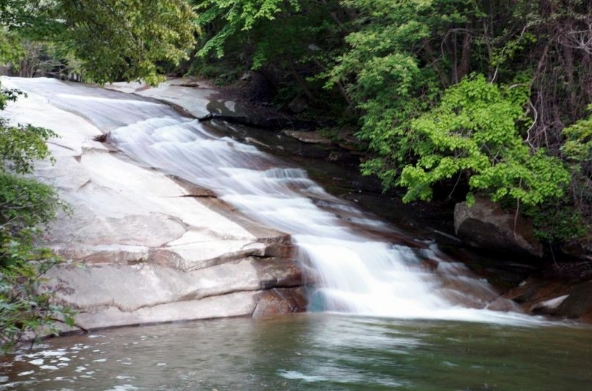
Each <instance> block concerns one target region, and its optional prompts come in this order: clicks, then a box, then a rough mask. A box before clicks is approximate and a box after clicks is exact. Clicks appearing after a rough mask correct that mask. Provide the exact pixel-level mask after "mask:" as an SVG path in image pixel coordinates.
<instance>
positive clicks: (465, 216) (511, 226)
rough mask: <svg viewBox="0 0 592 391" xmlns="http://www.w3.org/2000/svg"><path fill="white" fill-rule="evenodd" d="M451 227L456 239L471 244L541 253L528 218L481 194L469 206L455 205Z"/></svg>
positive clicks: (487, 247)
mask: <svg viewBox="0 0 592 391" xmlns="http://www.w3.org/2000/svg"><path fill="white" fill-rule="evenodd" d="M454 229H455V232H456V235H457V236H458V237H459V238H460V239H462V240H463V241H464V242H466V243H467V244H469V245H471V246H474V247H479V248H486V249H493V250H497V251H503V252H516V253H521V254H528V255H534V256H536V257H542V255H543V247H542V245H541V243H540V242H539V241H538V240H537V239H536V238H535V237H534V233H533V228H532V224H531V223H530V222H529V221H527V220H525V219H522V218H521V217H520V216H516V215H515V214H514V213H508V212H506V211H504V210H503V209H502V208H501V207H500V206H499V205H498V204H496V203H494V202H492V201H491V200H488V199H486V198H483V197H477V198H476V200H475V204H474V205H473V206H471V207H469V206H468V205H467V203H466V202H461V203H458V204H456V206H455V208H454Z"/></svg>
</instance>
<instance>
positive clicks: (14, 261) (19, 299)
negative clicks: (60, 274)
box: [0, 228, 74, 354]
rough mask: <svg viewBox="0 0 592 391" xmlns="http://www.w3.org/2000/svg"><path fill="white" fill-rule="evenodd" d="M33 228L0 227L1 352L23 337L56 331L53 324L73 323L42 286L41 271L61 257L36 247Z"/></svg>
mask: <svg viewBox="0 0 592 391" xmlns="http://www.w3.org/2000/svg"><path fill="white" fill-rule="evenodd" d="M35 235H37V232H35V231H34V230H26V231H21V232H20V233H19V234H18V235H14V234H13V233H12V232H10V233H9V232H7V230H6V228H0V259H2V260H8V262H5V265H4V266H2V267H0V354H1V353H3V352H8V351H9V350H10V349H11V348H12V347H13V346H14V345H15V344H17V343H18V342H19V341H20V340H21V339H22V338H25V337H26V338H31V337H33V336H36V334H37V333H38V332H43V333H46V334H47V333H54V332H57V331H58V330H57V328H56V324H57V323H62V322H63V323H65V324H67V325H69V326H74V317H73V316H74V314H73V312H72V311H71V310H70V309H68V308H64V307H63V306H61V305H57V304H55V303H54V300H53V292H51V291H47V290H45V289H43V284H44V283H46V282H47V280H46V279H45V278H43V275H44V274H45V273H46V272H47V270H49V269H50V268H51V267H53V266H54V265H56V264H57V263H59V262H61V259H60V258H58V257H56V255H55V254H54V253H53V252H52V251H51V250H48V249H40V248H36V247H35V246H34V245H33V237H34V236H35Z"/></svg>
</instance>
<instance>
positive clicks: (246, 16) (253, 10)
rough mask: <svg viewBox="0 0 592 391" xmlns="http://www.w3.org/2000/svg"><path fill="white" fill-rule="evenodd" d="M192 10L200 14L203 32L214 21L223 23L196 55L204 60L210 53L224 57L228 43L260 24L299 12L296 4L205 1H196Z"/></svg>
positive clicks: (293, 0)
mask: <svg viewBox="0 0 592 391" xmlns="http://www.w3.org/2000/svg"><path fill="white" fill-rule="evenodd" d="M195 7H196V10H197V11H198V12H199V13H198V17H197V19H196V22H197V25H198V26H199V27H200V28H201V29H202V31H203V30H206V29H207V27H208V26H209V25H210V24H211V23H213V22H215V21H218V20H221V21H223V27H222V28H221V29H220V30H219V31H218V32H217V33H216V34H215V35H214V36H212V37H209V38H208V39H207V41H206V42H205V44H204V45H203V47H202V48H201V50H200V51H199V53H198V54H199V55H200V56H205V55H207V54H208V53H210V52H213V53H215V55H216V56H217V57H222V56H223V55H224V46H225V44H226V42H227V40H229V39H230V38H232V37H234V36H235V35H236V34H245V33H246V31H248V30H251V29H253V28H254V27H255V26H256V25H257V24H258V23H260V22H262V21H269V20H274V19H275V18H276V16H277V14H279V13H280V12H282V11H284V10H287V9H292V10H296V11H297V10H298V9H299V8H300V6H299V2H298V1H296V0H287V1H284V0H262V1H261V0H260V1H256V0H231V1H228V0H206V1H197V2H196V5H195ZM200 11H201V12H200Z"/></svg>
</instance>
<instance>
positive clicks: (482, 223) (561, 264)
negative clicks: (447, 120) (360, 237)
mask: <svg viewBox="0 0 592 391" xmlns="http://www.w3.org/2000/svg"><path fill="white" fill-rule="evenodd" d="M181 86H184V87H185V88H180V87H181ZM112 88H115V89H119V90H121V91H125V92H134V93H136V94H139V95H144V96H150V97H154V98H158V99H161V100H164V101H166V102H169V103H171V104H173V105H176V106H178V107H182V108H183V110H186V111H187V112H189V113H190V114H192V115H194V116H196V117H201V116H204V115H205V114H206V112H204V104H203V103H204V102H203V101H202V100H200V99H199V98H197V99H195V98H193V96H201V94H203V92H204V91H207V93H209V94H211V96H216V97H217V99H215V100H213V101H210V102H209V103H208V105H207V107H208V110H209V111H210V112H214V113H218V114H221V115H233V113H234V114H236V112H237V111H238V112H239V115H242V113H244V111H245V109H244V108H241V107H240V105H239V106H238V107H237V104H236V103H235V102H232V101H228V100H227V99H229V96H227V95H224V94H223V95H219V94H218V92H217V91H216V90H215V89H213V88H211V87H209V86H208V85H207V83H204V82H191V81H178V80H173V81H169V82H167V83H164V84H163V85H161V86H159V87H158V88H146V87H144V86H141V85H135V86H133V85H129V84H117V85H114V86H112ZM200 90H201V92H200ZM233 96H234V97H236V96H237V94H236V93H234V94H231V95H230V98H232V97H233ZM257 115H267V116H270V115H273V113H272V112H271V111H270V110H269V109H263V111H262V112H258V113H257ZM215 125H216V124H215V123H214V126H215ZM347 134H348V133H347V132H345V133H343V134H341V135H338V137H337V138H336V139H332V140H331V139H328V138H327V137H324V136H323V134H322V132H319V131H316V132H310V131H307V132H299V131H293V130H289V131H279V130H278V131H276V132H270V131H269V130H264V131H259V130H256V129H250V130H249V131H245V130H244V129H243V130H241V129H237V130H236V133H235V134H234V136H235V137H237V138H239V139H241V140H243V141H246V142H250V143H252V144H254V145H257V146H259V147H260V148H264V149H267V150H269V151H270V152H272V153H276V154H281V155H284V156H289V157H291V158H292V159H295V160H296V161H298V163H300V164H302V165H303V166H305V167H309V173H310V174H311V175H312V176H313V177H314V178H315V179H316V180H319V181H320V182H321V183H323V184H324V185H325V186H326V187H327V188H329V189H330V190H333V192H334V193H336V194H338V195H339V196H341V197H343V198H345V199H348V200H350V201H352V202H355V203H358V204H359V205H361V206H362V207H364V208H366V209H369V210H371V211H374V212H375V213H377V214H379V215H380V216H381V217H383V218H386V219H389V220H390V221H392V222H393V223H394V224H395V225H397V226H399V227H400V228H402V229H404V230H405V231H407V232H411V233H412V234H413V235H416V236H419V237H422V238H427V239H435V240H437V241H438V242H440V243H441V247H442V248H443V250H444V251H445V252H447V253H448V254H450V255H451V256H453V257H454V258H456V259H461V260H462V261H463V262H464V263H465V264H466V265H467V266H469V267H470V268H471V269H472V270H473V271H474V272H475V273H477V274H478V275H480V276H482V277H483V278H486V279H487V280H488V281H490V282H491V283H492V284H494V285H495V286H497V288H498V291H499V292H500V299H510V300H512V301H514V302H515V303H517V304H518V305H519V306H520V308H522V310H523V311H524V312H526V313H531V314H534V315H538V314H545V315H551V316H556V317H560V318H569V319H579V320H583V321H588V322H590V321H592V302H590V300H588V299H586V297H588V296H589V295H587V293H589V291H590V289H591V288H590V282H589V281H591V280H592V272H590V270H592V263H590V260H589V258H590V256H591V255H590V253H589V252H588V253H586V252H583V253H581V254H579V256H575V257H574V256H573V252H571V254H570V253H569V252H566V253H555V254H550V251H549V250H548V249H544V248H543V247H542V246H541V244H540V243H538V242H537V240H536V239H534V237H533V233H532V227H531V226H530V225H529V223H528V222H527V221H523V220H521V219H520V220H518V221H516V218H515V214H513V213H511V212H504V211H502V210H501V208H499V207H498V206H495V205H490V204H489V203H487V202H482V201H479V202H478V203H477V204H476V205H475V207H473V208H467V207H466V205H465V206H463V204H458V205H456V208H455V207H454V206H455V205H454V203H452V204H450V203H448V204H442V205H438V206H436V207H433V206H426V205H422V204H419V203H418V204H415V205H411V206H409V205H403V204H401V202H400V200H399V199H398V198H397V197H396V195H393V194H387V195H385V194H382V193H381V189H380V186H379V184H378V183H377V182H376V181H375V180H373V179H369V178H362V177H361V176H360V175H359V174H358V172H357V167H356V165H357V164H358V163H359V155H358V154H357V153H356V152H355V150H354V151H353V152H351V153H350V152H349V151H350V150H351V148H349V147H348V145H347V143H345V141H346V140H347ZM295 140H296V141H295ZM335 163H336V164H335ZM335 165H338V166H341V167H342V168H343V167H344V166H345V167H348V168H347V169H346V170H345V171H339V170H337V171H335V167H334V166H335ZM338 171H339V172H338ZM400 239H401V238H400ZM401 240H402V239H401ZM553 257H555V258H553ZM491 307H492V308H496V307H497V305H496V304H495V300H494V302H492V304H491ZM503 307H505V306H501V307H500V308H499V309H503Z"/></svg>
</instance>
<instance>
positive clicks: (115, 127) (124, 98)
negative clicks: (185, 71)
mask: <svg viewBox="0 0 592 391" xmlns="http://www.w3.org/2000/svg"><path fill="white" fill-rule="evenodd" d="M11 84H16V86H17V87H18V88H21V89H22V90H25V91H28V92H31V93H36V94H40V95H43V96H45V97H47V98H48V99H50V101H51V103H52V104H54V105H56V106H58V107H60V108H62V109H65V110H68V111H70V112H73V113H76V114H78V115H80V116H82V117H85V118H86V119H88V120H89V121H91V122H92V123H94V124H95V125H96V126H98V127H99V128H101V129H103V130H104V131H105V132H110V136H109V137H110V141H111V142H112V143H113V144H115V145H116V146H117V147H118V148H119V149H121V150H122V151H124V152H125V153H127V154H128V155H130V156H131V157H133V158H134V159H136V160H137V161H138V162H139V163H140V164H142V165H145V166H148V167H153V168H157V169H159V170H162V171H164V172H167V173H170V174H174V175H177V176H179V177H181V178H183V179H185V180H188V181H190V182H193V183H195V184H197V185H199V186H202V187H205V188H208V189H211V190H213V191H215V192H216V193H217V194H218V196H219V197H220V198H222V199H223V200H224V201H226V202H228V203H230V204H232V205H234V206H235V207H236V208H238V209H240V210H241V211H242V212H244V213H246V214H248V215H250V216H251V217H253V218H254V219H256V220H258V221H261V222H262V223H264V224H266V225H268V226H271V227H274V228H276V229H279V230H282V231H284V232H288V233H290V234H291V235H292V238H293V241H294V243H295V245H296V246H297V249H298V253H299V256H300V258H301V261H302V263H303V265H304V266H305V267H309V268H310V269H311V270H312V273H314V274H315V275H316V278H317V280H318V281H319V282H318V284H317V287H316V290H315V291H314V292H313V293H312V294H311V297H310V303H311V304H310V309H311V311H321V312H331V313H340V314H354V315H359V316H362V315H363V316H364V317H354V318H349V317H344V316H327V315H321V314H316V315H315V314H308V315H302V316H298V317H294V318H291V320H275V321H259V322H256V321H247V320H219V321H212V322H205V323H202V324H198V325H195V324H192V325H191V326H188V325H174V326H170V325H169V326H155V327H150V328H142V329H123V330H113V331H106V332H104V333H100V334H96V335H92V336H84V337H68V338H64V339H59V340H56V341H50V342H49V344H48V345H46V346H41V347H39V348H37V349H36V350H34V351H32V352H28V353H27V352H22V353H21V354H19V355H18V356H17V357H15V358H14V360H12V361H11V362H5V363H4V364H2V363H1V362H0V390H2V389H23V390H24V389H48V390H49V389H56V390H59V389H62V390H67V389H76V390H83V389H84V390H86V389H88V390H95V389H96V390H107V389H113V390H136V389H146V390H157V389H161V390H165V389H166V390H169V389H174V390H189V389H192V390H193V389H200V390H201V389H206V390H223V389H224V390H239V389H241V390H259V389H273V390H283V389H285V390H288V389H311V390H340V389H344V390H345V389H348V390H350V389H356V390H358V389H359V390H374V389H376V390H383V389H384V390H387V389H388V390H390V389H404V390H485V389H496V390H529V391H532V390H559V389H561V390H581V389H585V388H586V387H584V388H582V385H583V384H584V383H585V382H587V384H590V380H591V379H590V374H589V372H588V371H587V369H586V365H589V364H590V363H591V362H590V358H591V357H592V354H591V353H590V352H589V351H588V350H586V349H585V348H584V347H583V346H584V345H582V344H581V343H580V342H578V341H585V343H586V344H588V346H590V342H592V340H590V334H589V330H587V329H577V328H573V329H572V328H568V327H567V326H565V325H563V326H558V325H554V326H549V325H548V324H547V323H546V322H544V321H543V320H541V319H537V318H532V317H527V316H524V315H521V314H519V313H514V312H495V311H490V310H488V309H487V305H488V302H489V301H491V300H492V299H493V298H495V297H496V293H495V292H494V291H493V289H492V288H491V287H490V286H489V285H488V284H487V283H486V282H484V281H480V280H478V279H476V278H474V277H473V276H472V275H471V274H470V272H469V271H468V270H467V269H466V268H465V267H464V266H463V265H462V264H460V263H458V262H454V261H452V260H449V259H446V257H444V256H443V255H442V254H440V253H439V251H438V248H437V246H436V245H435V244H433V243H424V242H417V246H416V247H409V246H405V245H402V244H400V243H399V244H397V243H396V242H393V241H392V240H390V239H389V238H392V237H393V236H396V235H394V234H396V230H395V228H392V227H390V226H389V225H388V224H386V223H384V222H381V221H380V220H378V219H377V218H376V217H374V216H372V215H369V214H366V213H364V212H362V211H360V210H359V209H357V208H356V207H355V205H352V204H350V203H348V202H345V201H343V200H341V199H338V198H336V197H333V196H331V195H330V194H328V193H327V192H325V191H324V190H323V189H322V188H321V187H320V186H319V185H317V184H316V183H315V182H313V181H311V180H310V179H309V178H308V177H307V174H306V172H305V171H303V170H302V169H300V168H298V167H294V166H293V165H291V164H288V163H286V162H284V161H282V160H280V159H278V158H276V157H274V156H271V155H268V154H265V153H262V152H260V151H259V150H258V149H257V148H255V147H254V146H252V145H247V144H242V143H239V142H237V141H235V140H233V139H232V138H231V137H229V136H228V135H224V134H220V133H219V132H216V131H214V130H212V129H208V128H205V127H204V126H203V125H202V124H200V123H199V122H198V121H196V120H194V119H192V118H187V117H183V116H181V115H179V114H178V113H177V112H176V111H174V110H172V109H171V108H170V107H168V106H166V105H164V104H159V103H156V102H153V101H147V100H145V99H141V98H138V97H135V96H133V95H124V94H122V93H116V92H110V91H106V90H103V89H99V88H91V87H86V86H81V85H69V84H65V83H62V82H59V81H56V80H48V79H29V80H18V79H14V80H11ZM425 260H430V262H432V263H434V262H435V263H437V265H438V267H437V269H438V272H437V273H435V272H433V270H432V271H429V270H428V268H425V267H422V262H424V261H425ZM467 303H468V306H467ZM458 321H463V323H458ZM466 321H471V322H466ZM472 322H477V323H472ZM557 330H559V331H557ZM553 335H557V336H558V338H559V340H560V341H562V342H557V341H555V337H553ZM206 336H207V338H206ZM539 337H540V338H541V339H538V338H539ZM514 340H516V341H519V342H518V343H514V342H511V341H514ZM541 340H544V341H546V343H547V344H546V345H544V346H542V345H541V344H540V343H539V342H540V341H541ZM187 341H190V342H189V343H187ZM558 343H559V344H560V345H561V344H565V347H562V348H561V349H562V350H560V351H555V350H554V349H555V348H554V347H555V346H556V345H557V344H558ZM561 346H563V345H561ZM529 349H530V350H529ZM212 352H216V353H215V354H212ZM527 354H528V356H526V355H527ZM506 357H507V358H508V359H507V360H505V358H506ZM526 357H527V358H526ZM499 359H501V361H499V364H498V361H497V360H499ZM564 359H567V361H561V360H564ZM523 360H524V361H523ZM558 362H561V367H562V368H566V370H569V374H561V375H560V376H558V377H557V378H553V379H551V378H550V377H549V374H548V373H544V377H545V379H547V377H549V379H547V380H548V381H547V380H544V381H543V380H542V379H541V378H539V377H538V376H539V375H540V372H545V370H552V369H557V368H555V367H554V366H555V365H557V363H558ZM502 366H503V367H507V368H502ZM541 368H542V369H543V370H542V371H540V369H541ZM426 371H431V372H432V373H431V374H430V375H426ZM3 372H6V373H7V375H5V376H4V377H3V376H2V373H3ZM62 372H64V373H62ZM537 373H538V374H537ZM522 378H524V379H522ZM107 379H109V380H107ZM521 379H522V380H521ZM551 381H556V386H552V385H551V384H552V383H550V382H551ZM566 381H571V383H565V382H566ZM3 383H7V384H6V385H5V386H2V384H3ZM565 384H568V386H565ZM562 385H563V386H562Z"/></svg>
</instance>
